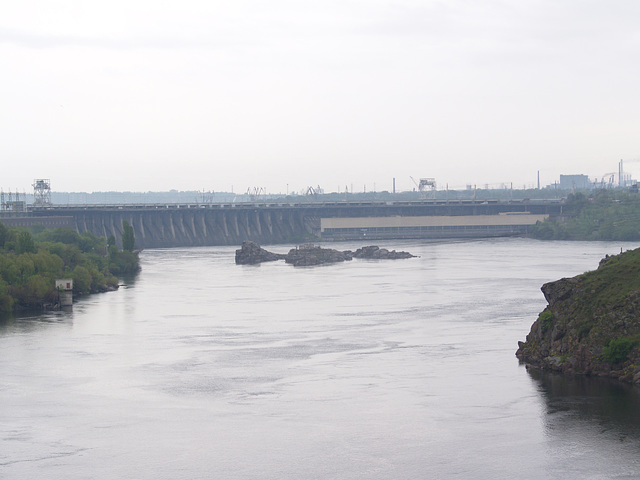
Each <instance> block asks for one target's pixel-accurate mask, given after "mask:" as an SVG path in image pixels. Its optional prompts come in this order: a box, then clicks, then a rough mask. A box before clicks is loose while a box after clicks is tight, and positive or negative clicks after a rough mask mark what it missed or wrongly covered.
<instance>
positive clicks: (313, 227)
mask: <svg viewBox="0 0 640 480" xmlns="http://www.w3.org/2000/svg"><path fill="white" fill-rule="evenodd" d="M561 213H562V202H561V201H559V200H547V201H527V200H523V201H473V200H461V201H429V200H425V201H414V202H324V203H319V202H317V203H297V204H289V203H231V204H213V203H211V204H167V205H148V204H140V205H66V206H41V207H34V208H32V209H31V212H30V213H29V216H27V217H24V218H2V219H0V220H2V221H3V222H4V223H5V224H7V225H17V226H29V225H30V224H36V223H40V224H42V225H44V226H49V225H56V226H68V227H71V228H73V229H75V230H76V231H78V232H80V233H82V232H84V231H89V232H91V233H93V234H94V235H97V236H100V237H105V238H108V237H109V236H110V235H114V236H115V238H116V240H117V241H118V243H121V240H122V222H123V220H126V221H128V222H129V223H130V224H131V225H132V226H133V229H134V234H135V239H136V247H137V248H140V249H145V248H166V247H184V246H211V245H240V244H241V243H242V242H243V241H244V240H254V241H256V242H258V243H261V244H277V243H303V242H310V241H341V240H359V241H362V240H365V239H366V240H375V239H399V238H426V239H439V238H482V237H500V236H513V235H523V234H526V233H527V231H528V229H529V227H530V226H531V225H533V224H535V223H536V222H537V221H542V220H544V219H545V218H547V217H549V216H550V215H559V214H561ZM20 222H22V223H20Z"/></svg>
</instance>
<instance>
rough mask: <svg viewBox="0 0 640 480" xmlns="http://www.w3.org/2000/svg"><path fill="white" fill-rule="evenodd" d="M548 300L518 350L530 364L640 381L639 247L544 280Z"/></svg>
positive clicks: (517, 354)
mask: <svg viewBox="0 0 640 480" xmlns="http://www.w3.org/2000/svg"><path fill="white" fill-rule="evenodd" d="M542 292H543V294H544V296H545V298H546V300H547V302H548V303H549V304H548V306H547V307H546V308H545V309H544V311H542V312H541V313H540V315H539V316H538V319H537V320H536V321H535V322H534V323H533V325H532V327H531V331H530V332H529V334H528V335H527V337H526V341H525V342H518V346H519V348H518V350H517V352H516V356H517V357H518V358H519V359H520V360H521V361H523V362H525V363H526V364H527V365H529V366H533V367H537V368H543V369H550V370H555V371H560V372H564V373H577V374H586V375H599V376H608V377H613V378H618V379H620V380H622V381H625V382H630V383H635V384H640V348H639V346H640V249H636V250H631V251H627V252H624V253H620V255H614V256H607V257H605V258H604V259H602V261H601V262H600V265H599V266H598V269H597V270H594V271H591V272H587V273H584V274H582V275H578V276H576V277H573V278H563V279H561V280H558V281H555V282H550V283H546V284H545V285H543V286H542Z"/></svg>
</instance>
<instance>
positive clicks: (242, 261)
mask: <svg viewBox="0 0 640 480" xmlns="http://www.w3.org/2000/svg"><path fill="white" fill-rule="evenodd" d="M284 257H285V256H284V255H282V254H279V253H272V252H269V251H267V250H265V249H264V248H262V247H261V246H260V245H258V244H257V243H256V242H252V241H246V242H242V246H241V247H240V249H238V250H236V264H237V265H255V264H258V263H262V262H274V261H276V260H282V259H283V258H284Z"/></svg>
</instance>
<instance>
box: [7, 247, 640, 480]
mask: <svg viewBox="0 0 640 480" xmlns="http://www.w3.org/2000/svg"><path fill="white" fill-rule="evenodd" d="M385 245H386V246H388V247H391V248H396V249H402V250H408V251H411V252H412V253H414V254H417V255H419V256H420V258H415V259H409V260H398V261H364V260H354V261H352V262H347V263H344V264H338V265H331V266H323V267H311V268H294V267H292V266H290V265H286V264H285V263H284V262H276V263H270V264H263V265H261V266H236V265H235V264H234V251H235V247H234V248H230V247H215V248H189V249H167V250H148V251H145V252H143V253H142V254H141V260H142V265H143V270H142V272H141V273H140V275H139V276H138V277H137V278H136V279H135V280H132V281H129V282H128V283H127V285H126V286H123V287H121V288H120V290H119V291H117V292H113V293H107V294H102V295H95V296H91V297H89V298H85V299H81V300H80V301H78V302H77V303H76V304H75V306H74V309H73V312H72V313H54V314H46V315H42V316H32V317H26V318H24V317H23V318H14V319H8V320H5V321H3V322H1V323H0V478H6V479H27V478H28V479H33V478H65V479H93V478H132V479H133V478H137V479H193V478H221V479H224V478H229V479H253V478H259V479H307V478H308V479H400V478H412V479H414V478H420V479H422V478H487V479H512V478H520V479H536V478H557V479H574V478H575V479H584V478H587V479H610V478H629V479H631V478H640V394H639V392H638V390H637V389H633V388H628V387H625V386H623V385H618V384H615V383H610V382H605V381H598V380H597V379H589V378H580V377H579V378H573V379H571V378H564V377H559V376H555V375H543V374H540V373H537V372H528V371H527V370H526V369H525V368H524V367H523V366H521V365H519V364H518V361H517V359H516V358H515V355H514V352H515V350H516V348H517V342H518V340H523V339H524V337H525V336H526V334H527V333H528V331H529V328H530V326H531V323H532V322H533V321H534V320H535V318H536V316H537V314H538V313H539V312H540V311H541V310H542V309H543V308H544V306H545V304H546V302H545V300H544V297H543V296H542V293H541V292H540V286H541V285H542V284H543V283H544V282H547V281H552V280H556V279H558V278H561V277H564V276H573V275H575V274H578V273H582V272H584V271H586V270H590V269H594V268H595V267H596V266H597V264H598V261H599V260H600V258H602V257H603V256H604V255H605V254H607V253H608V254H613V253H617V252H619V251H620V248H621V244H620V243H615V244H614V243H568V242H553V243H542V242H536V241H532V240H524V239H506V240H505V239H501V240H483V241H469V242H454V243H426V242H393V243H389V244H385ZM331 246H332V247H337V248H345V249H346V248H350V249H355V248H357V247H359V246H362V245H361V244H340V245H335V244H334V245H331ZM622 246H623V247H624V248H625V249H630V248H635V247H637V246H638V245H635V244H623V245H622ZM270 249H271V250H273V251H276V252H286V251H287V250H288V247H287V246H275V247H271V248H270Z"/></svg>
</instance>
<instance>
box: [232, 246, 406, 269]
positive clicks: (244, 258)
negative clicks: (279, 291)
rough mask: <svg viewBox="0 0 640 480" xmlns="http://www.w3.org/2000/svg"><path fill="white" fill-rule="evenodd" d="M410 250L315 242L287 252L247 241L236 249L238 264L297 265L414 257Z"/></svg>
mask: <svg viewBox="0 0 640 480" xmlns="http://www.w3.org/2000/svg"><path fill="white" fill-rule="evenodd" d="M414 256H415V255H411V254H410V253H408V252H396V251H395V250H392V251H389V250H387V249H386V248H380V247H377V246H375V245H372V246H369V247H362V248H359V249H358V250H356V252H355V253H354V252H352V251H351V250H344V251H340V250H334V249H332V248H322V247H318V246H315V245H313V244H305V245H300V246H299V247H297V248H292V249H291V250H289V253H287V254H281V253H272V252H269V251H267V250H265V249H263V248H262V247H260V245H258V244H257V243H256V242H252V241H246V242H243V243H242V248H240V249H239V250H236V264H238V265H247V264H251V265H254V264H258V263H262V262H272V261H275V260H284V261H285V262H287V263H290V264H292V265H293V266H295V267H302V266H311V265H322V264H325V263H337V262H345V261H349V260H351V259H352V258H354V257H357V258H374V259H391V260H394V259H400V258H412V257H414Z"/></svg>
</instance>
